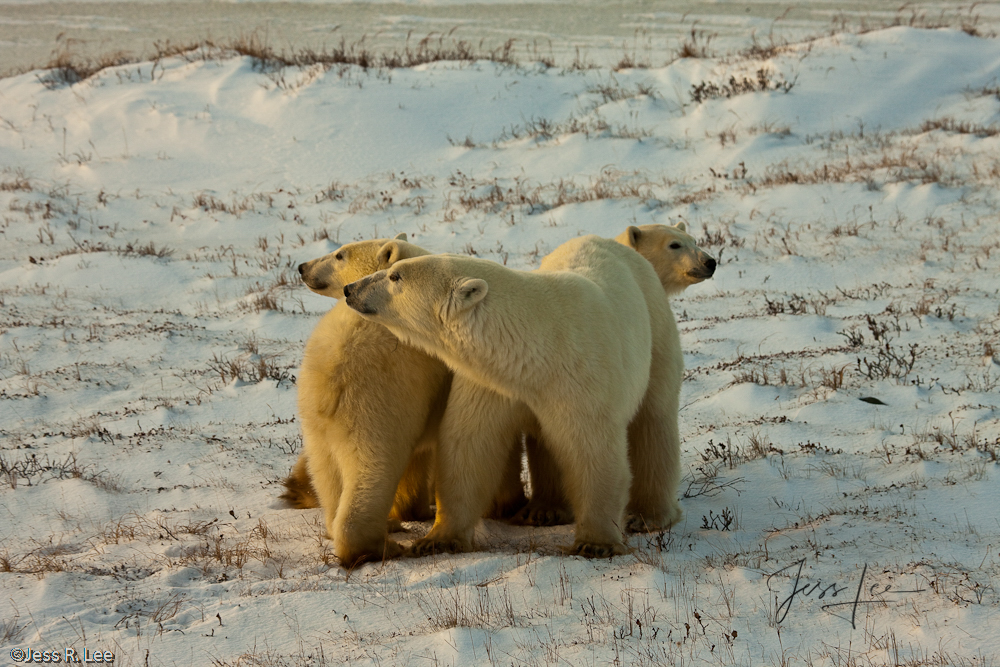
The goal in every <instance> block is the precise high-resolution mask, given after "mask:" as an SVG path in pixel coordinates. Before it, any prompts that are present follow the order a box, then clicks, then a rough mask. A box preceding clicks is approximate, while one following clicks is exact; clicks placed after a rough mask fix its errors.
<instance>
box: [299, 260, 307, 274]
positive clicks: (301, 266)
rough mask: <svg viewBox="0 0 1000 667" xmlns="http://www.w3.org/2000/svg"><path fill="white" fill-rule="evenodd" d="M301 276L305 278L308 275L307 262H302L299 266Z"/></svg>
mask: <svg viewBox="0 0 1000 667" xmlns="http://www.w3.org/2000/svg"><path fill="white" fill-rule="evenodd" d="M299 275H300V276H305V275H306V263H305V262H302V263H301V264H299Z"/></svg>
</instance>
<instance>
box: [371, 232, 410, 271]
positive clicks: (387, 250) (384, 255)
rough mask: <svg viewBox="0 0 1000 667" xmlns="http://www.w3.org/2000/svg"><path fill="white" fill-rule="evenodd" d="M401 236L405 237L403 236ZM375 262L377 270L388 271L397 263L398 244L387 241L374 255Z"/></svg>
mask: <svg viewBox="0 0 1000 667" xmlns="http://www.w3.org/2000/svg"><path fill="white" fill-rule="evenodd" d="M402 236H406V234H403V235H402ZM375 261H376V262H377V263H378V268H379V269H380V270H381V269H388V268H389V267H390V266H392V265H393V264H395V263H396V262H398V261H399V244H398V243H396V242H395V241H389V242H388V243H386V244H385V245H384V246H382V247H381V248H379V251H378V254H377V255H375Z"/></svg>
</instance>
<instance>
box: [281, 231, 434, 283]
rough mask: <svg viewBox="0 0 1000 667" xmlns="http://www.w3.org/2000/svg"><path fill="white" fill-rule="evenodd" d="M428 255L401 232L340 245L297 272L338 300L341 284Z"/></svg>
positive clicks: (303, 278)
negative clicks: (407, 240) (387, 237)
mask: <svg viewBox="0 0 1000 667" xmlns="http://www.w3.org/2000/svg"><path fill="white" fill-rule="evenodd" d="M427 254H429V253H428V252H427V251H426V250H424V249H423V248H420V247H418V246H415V245H413V244H412V243H407V242H406V234H405V233H402V234H397V235H396V236H395V238H393V239H374V240H371V241H358V242H357V243H348V244H347V245H343V246H341V247H340V248H339V249H338V250H337V251H336V252H331V253H330V254H329V255H324V256H323V257H320V258H319V259H314V260H312V261H311V262H305V263H303V264H299V275H300V276H302V282H304V283H305V284H306V287H308V288H309V289H311V290H312V291H313V292H316V293H317V294H322V295H323V296H332V297H333V298H334V299H339V298H341V297H343V296H344V285H347V284H349V283H353V282H354V281H356V280H358V279H360V278H363V277H365V276H367V275H369V274H372V273H375V272H376V271H380V270H382V269H386V268H389V267H390V266H392V265H393V264H395V263H396V262H398V261H399V260H401V259H407V258H408V257H419V256H420V255H427Z"/></svg>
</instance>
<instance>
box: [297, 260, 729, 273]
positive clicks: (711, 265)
mask: <svg viewBox="0 0 1000 667" xmlns="http://www.w3.org/2000/svg"><path fill="white" fill-rule="evenodd" d="M705 266H706V267H707V268H708V272H709V273H715V259H713V258H712V257H709V258H708V261H707V262H705ZM299 268H301V267H299Z"/></svg>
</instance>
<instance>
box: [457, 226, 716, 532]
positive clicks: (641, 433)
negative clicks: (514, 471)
mask: <svg viewBox="0 0 1000 667" xmlns="http://www.w3.org/2000/svg"><path fill="white" fill-rule="evenodd" d="M615 240H616V241H617V242H618V243H621V244H622V245H626V246H628V247H630V248H633V249H634V250H636V251H637V252H638V253H639V254H640V255H642V256H643V257H645V258H646V260H647V261H648V262H649V263H650V264H652V265H653V268H654V270H655V271H656V273H657V275H658V276H659V278H660V284H661V285H662V286H663V289H664V291H665V292H666V294H667V295H668V296H671V295H674V294H677V293H679V292H681V291H682V290H684V289H685V288H686V287H688V286H690V285H693V284H695V283H699V282H701V281H703V280H705V279H707V278H711V277H712V275H713V274H714V273H715V267H716V262H715V259H713V258H712V257H711V256H709V255H708V253H706V252H704V251H703V250H701V249H700V248H699V247H698V244H697V241H695V239H694V238H693V237H692V236H690V235H689V234H688V233H687V228H686V226H685V225H684V223H683V222H679V223H677V225H675V226H668V225H655V224H654V225H642V226H640V227H629V228H628V229H627V230H625V231H624V232H622V233H621V234H619V235H618V236H617V237H616V238H615ZM668 319H669V331H666V332H663V335H661V336H660V337H659V338H657V340H659V341H660V343H659V345H656V344H654V348H653V361H652V364H651V367H650V384H649V388H648V389H647V392H646V400H645V401H644V402H643V406H642V408H641V409H640V411H639V412H638V413H637V414H636V415H635V416H634V417H633V418H632V421H631V422H630V423H629V462H630V464H631V469H632V488H631V489H630V492H629V505H628V513H629V518H628V521H627V524H626V525H627V527H628V528H629V530H633V531H649V530H662V529H664V528H667V527H669V523H667V521H670V523H672V522H673V521H676V520H677V519H679V518H680V515H679V514H678V513H676V512H674V511H673V510H672V509H671V506H672V501H671V499H675V498H676V497H677V486H678V485H679V483H680V473H681V465H680V445H681V443H680V433H679V430H678V425H677V416H678V414H677V413H678V409H679V405H678V399H679V396H680V388H681V379H682V377H683V365H684V358H683V356H682V354H681V349H680V338H679V336H678V334H677V326H676V324H675V322H674V318H673V314H672V313H671V316H670V317H669V318H668ZM462 390H463V389H462V388H461V386H458V387H456V389H454V390H453V391H462ZM523 428H524V430H525V431H526V432H527V433H528V439H527V453H528V470H529V472H530V475H531V500H530V501H529V502H528V504H527V505H526V506H525V507H524V508H523V509H522V510H521V511H520V512H519V513H518V514H517V515H516V516H515V518H514V521H515V522H517V523H524V524H528V525H535V526H543V525H554V524H557V523H568V522H570V521H572V520H573V515H572V511H571V509H570V507H569V503H568V502H567V500H566V498H565V495H564V493H563V491H562V482H561V476H560V474H559V470H558V468H557V466H556V465H555V462H554V461H553V460H552V458H551V455H550V454H549V452H548V451H547V450H546V448H545V447H544V446H542V445H541V444H540V443H539V442H538V441H537V433H535V432H534V430H533V429H534V428H537V427H536V426H535V425H534V424H533V423H532V422H531V420H530V417H529V421H528V423H526V424H524V425H523ZM671 519H673V521H671Z"/></svg>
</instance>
